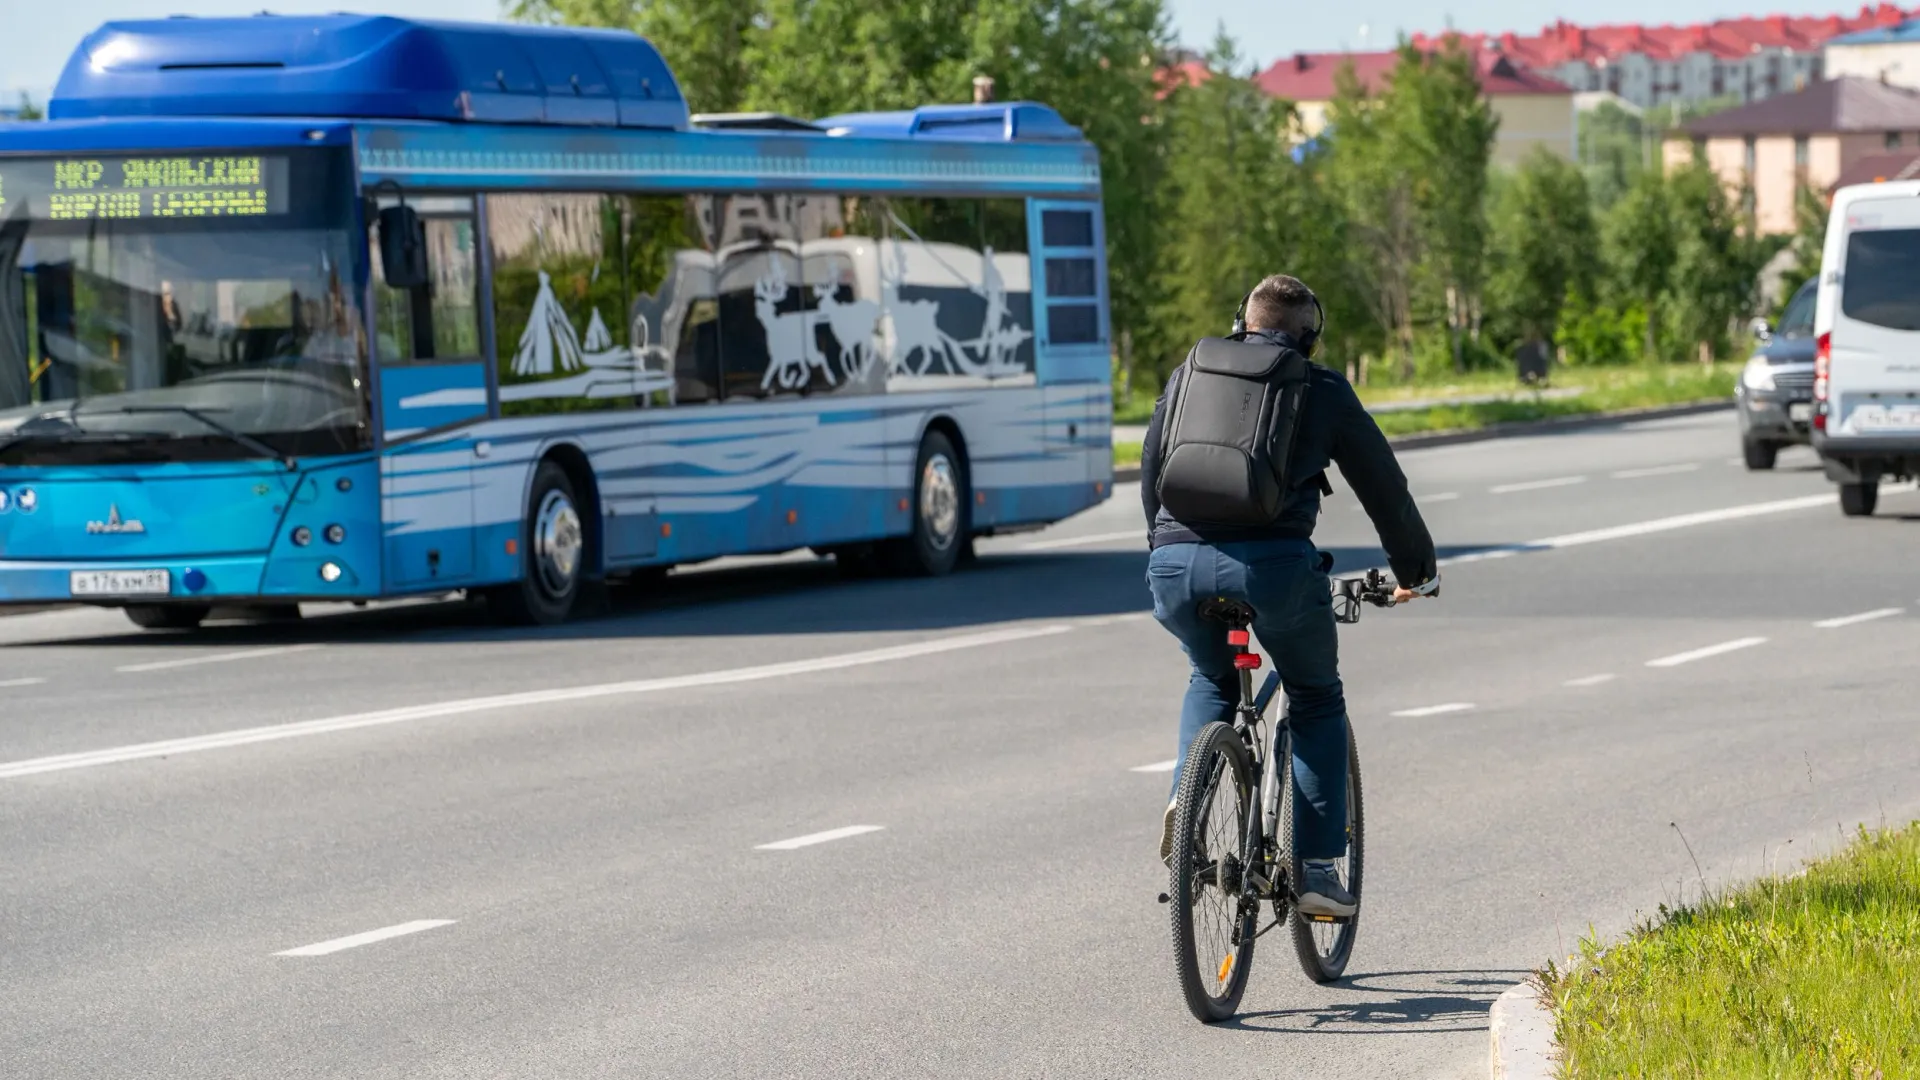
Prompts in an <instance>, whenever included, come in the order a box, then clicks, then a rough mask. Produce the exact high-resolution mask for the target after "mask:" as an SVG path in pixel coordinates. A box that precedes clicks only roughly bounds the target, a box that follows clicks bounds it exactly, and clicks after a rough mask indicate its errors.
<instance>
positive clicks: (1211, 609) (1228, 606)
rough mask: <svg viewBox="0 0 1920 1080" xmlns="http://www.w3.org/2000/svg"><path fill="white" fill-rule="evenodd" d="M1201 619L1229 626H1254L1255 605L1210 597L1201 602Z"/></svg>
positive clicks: (1243, 601)
mask: <svg viewBox="0 0 1920 1080" xmlns="http://www.w3.org/2000/svg"><path fill="white" fill-rule="evenodd" d="M1200 617H1201V618H1203V619H1212V620H1213V621H1214V622H1223V623H1226V624H1227V625H1228V626H1234V627H1246V626H1251V625H1253V618H1254V611H1253V605H1252V604H1249V603H1247V602H1246V601H1245V600H1228V599H1226V598H1225V597H1218V596H1216V597H1210V598H1208V599H1206V600H1202V601H1200Z"/></svg>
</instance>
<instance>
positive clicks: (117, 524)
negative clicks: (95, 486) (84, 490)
mask: <svg viewBox="0 0 1920 1080" xmlns="http://www.w3.org/2000/svg"><path fill="white" fill-rule="evenodd" d="M146 531H147V527H146V526H145V525H142V524H140V519H139V518H133V519H131V520H128V521H122V520H120V507H118V506H117V505H114V504H111V503H109V504H108V505H107V520H105V521H89V522H87V532H88V533H90V534H97V533H143V532H146Z"/></svg>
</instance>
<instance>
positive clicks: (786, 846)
mask: <svg viewBox="0 0 1920 1080" xmlns="http://www.w3.org/2000/svg"><path fill="white" fill-rule="evenodd" d="M884 828H886V826H885V825H843V826H841V827H840V828H838V829H828V830H827V831H825V832H816V833H808V834H807V835H805V836H796V837H794V838H793V839H791V840H775V841H774V842H773V843H771V844H755V845H754V847H753V850H755V851H792V850H793V849H795V848H803V847H812V846H813V845H815V844H824V843H827V842H828V841H832V840H845V839H846V838H847V837H849V836H860V835H862V834H864V833H870V832H879V831H880V830H881V829H884Z"/></svg>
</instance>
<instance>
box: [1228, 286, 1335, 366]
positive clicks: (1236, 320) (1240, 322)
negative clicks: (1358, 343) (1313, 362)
mask: <svg viewBox="0 0 1920 1080" xmlns="http://www.w3.org/2000/svg"><path fill="white" fill-rule="evenodd" d="M1252 299H1253V293H1251V292H1249V293H1247V295H1245V296H1243V297H1241V298H1240V306H1239V307H1238V308H1236V309H1235V310H1234V312H1233V332H1234V334H1235V335H1239V334H1244V333H1246V332H1247V302H1248V301H1250V300H1252ZM1307 299H1309V300H1312V301H1313V313H1314V325H1313V329H1311V330H1307V331H1304V332H1303V333H1301V335H1300V337H1299V340H1298V341H1297V342H1296V344H1297V345H1298V346H1299V347H1300V354H1301V355H1302V356H1307V357H1311V356H1312V355H1313V347H1314V346H1315V345H1318V344H1320V334H1321V332H1322V331H1324V330H1325V329H1326V328H1327V309H1326V308H1323V307H1321V306H1320V298H1319V297H1318V296H1316V295H1314V292H1313V290H1312V289H1308V290H1307Z"/></svg>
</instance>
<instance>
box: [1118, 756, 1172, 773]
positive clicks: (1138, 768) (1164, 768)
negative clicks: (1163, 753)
mask: <svg viewBox="0 0 1920 1080" xmlns="http://www.w3.org/2000/svg"><path fill="white" fill-rule="evenodd" d="M1127 771H1128V772H1172V771H1173V759H1172V758H1168V759H1167V760H1165V761H1156V762H1154V763H1153V764H1151V765H1135V766H1134V767H1133V768H1131V769H1128V770H1127Z"/></svg>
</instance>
